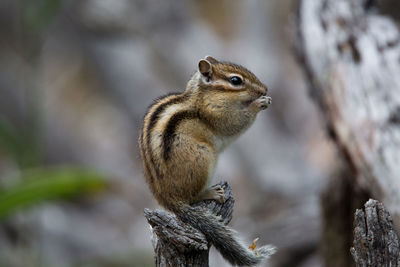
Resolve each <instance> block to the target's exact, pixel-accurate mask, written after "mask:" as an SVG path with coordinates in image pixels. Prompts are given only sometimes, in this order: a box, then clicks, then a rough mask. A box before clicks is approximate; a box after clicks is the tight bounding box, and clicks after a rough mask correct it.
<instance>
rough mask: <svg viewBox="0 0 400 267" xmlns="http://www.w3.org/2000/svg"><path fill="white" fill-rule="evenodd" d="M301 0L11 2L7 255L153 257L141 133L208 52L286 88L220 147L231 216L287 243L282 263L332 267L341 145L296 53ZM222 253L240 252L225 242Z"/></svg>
mask: <svg viewBox="0 0 400 267" xmlns="http://www.w3.org/2000/svg"><path fill="white" fill-rule="evenodd" d="M294 2H295V1H290V0H270V1H261V0H258V1H239V0H235V1H232V0H223V1H212V0H197V1H196V0H190V1H189V0H187V1H173V0H163V1H161V0H160V1H155V0H150V1H148V0H118V1H115V0H79V1H78V0H2V1H1V2H0V266H12V267H14V266H15V267H19V266H55V267H59V266H60V267H61V266H121V267H122V266H154V263H153V249H152V246H151V241H150V238H151V232H150V229H149V225H148V224H147V222H146V221H145V219H144V217H143V209H144V208H156V207H157V204H156V203H155V201H154V200H153V198H152V197H151V195H150V192H149V190H148V188H147V184H146V182H145V179H144V176H143V172H142V168H141V163H140V159H139V155H138V154H139V153H138V146H137V137H138V132H139V129H140V127H141V122H142V117H143V116H144V113H145V111H146V108H147V106H148V105H149V104H150V103H151V102H152V100H153V99H154V98H156V97H158V96H160V95H162V94H166V93H169V92H175V91H183V90H184V88H185V86H186V82H187V81H188V80H189V78H190V76H191V75H192V74H193V73H194V71H195V70H196V67H197V62H198V60H199V59H201V58H204V57H205V56H206V55H212V56H214V57H216V58H217V59H221V60H227V61H232V62H235V63H238V64H241V65H244V66H246V67H247V68H249V69H250V70H252V71H253V72H254V73H255V74H256V75H257V76H258V77H259V78H260V80H261V81H263V82H264V83H265V84H266V85H267V86H268V87H269V92H270V95H271V96H272V98H273V104H272V105H271V106H270V107H269V108H268V109H267V110H266V111H264V112H262V113H261V114H260V115H259V117H258V118H257V120H256V122H255V124H254V125H253V126H252V128H251V129H250V130H249V131H248V132H247V133H246V134H245V135H244V136H242V137H241V138H240V139H239V140H238V141H237V142H236V143H234V144H233V145H232V146H231V147H230V148H229V149H227V150H226V152H224V154H223V155H222V157H221V158H220V160H219V164H218V169H217V172H216V176H215V180H214V181H215V182H217V181H222V180H227V181H228V182H229V183H230V184H231V186H232V188H233V192H234V195H235V199H236V205H235V210H234V215H233V220H232V223H231V226H232V227H233V228H234V229H235V230H237V231H238V232H239V233H240V235H241V237H242V238H243V240H245V242H246V243H248V244H249V245H250V243H251V240H253V239H254V238H255V237H260V241H259V243H260V244H266V243H271V244H274V245H276V246H277V247H278V251H279V252H278V253H277V254H276V255H275V256H274V257H273V259H272V260H271V261H270V262H269V263H268V266H322V260H321V256H320V254H319V252H320V240H321V225H322V222H321V208H320V195H321V192H323V190H324V188H325V186H326V184H327V181H328V178H327V177H329V175H330V173H331V172H332V165H333V164H332V162H334V161H335V151H334V149H333V146H332V144H331V143H330V141H329V140H328V139H327V137H326V135H325V132H324V130H323V125H322V123H321V121H320V117H319V116H318V113H317V108H316V107H315V106H314V103H313V102H312V101H311V100H310V97H309V95H308V92H307V89H306V85H305V84H304V79H303V77H302V73H301V70H300V69H299V66H298V65H297V64H296V61H295V58H294V56H293V44H292V33H291V26H290V23H291V21H292V20H291V18H292V16H293V14H292V12H293V9H294V4H295V3H294ZM210 266H229V265H228V264H227V263H226V262H225V261H224V260H223V259H222V257H221V256H220V255H219V254H218V253H216V252H215V251H214V250H212V253H211V257H210Z"/></svg>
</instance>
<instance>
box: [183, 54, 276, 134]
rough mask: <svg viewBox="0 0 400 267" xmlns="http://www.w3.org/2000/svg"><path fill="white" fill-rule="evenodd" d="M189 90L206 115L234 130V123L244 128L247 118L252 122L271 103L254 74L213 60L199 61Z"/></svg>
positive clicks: (234, 65)
mask: <svg viewBox="0 0 400 267" xmlns="http://www.w3.org/2000/svg"><path fill="white" fill-rule="evenodd" d="M187 90H188V91H192V92H194V93H195V94H197V95H198V96H199V97H198V99H199V101H198V103H199V105H198V106H199V108H200V109H201V110H202V112H203V113H204V114H207V116H209V117H215V118H217V117H218V118H221V119H222V118H224V119H226V120H227V123H231V124H232V127H233V126H234V122H235V123H239V122H240V123H239V124H240V127H242V128H243V127H244V124H246V123H247V122H246V121H247V120H248V118H253V117H254V116H255V115H256V114H257V113H258V112H259V111H260V110H263V109H265V108H267V107H268V105H269V104H270V102H271V98H270V97H267V96H266V95H267V87H266V86H265V85H264V84H263V83H262V82H260V80H259V79H258V78H257V77H256V76H255V75H254V74H253V73H252V72H251V71H249V70H248V69H246V68H244V67H242V66H240V65H236V64H233V63H229V62H223V61H218V60H216V59H215V58H213V57H211V56H207V57H206V58H205V59H201V60H200V61H199V63H198V71H197V72H196V73H195V74H194V75H193V77H192V79H191V81H190V82H189V84H188V88H187ZM242 117H243V119H242ZM245 122H246V123H245ZM219 123H221V120H220V121H219ZM242 123H243V125H242ZM232 127H231V128H232ZM240 127H239V128H240ZM235 132H236V131H235Z"/></svg>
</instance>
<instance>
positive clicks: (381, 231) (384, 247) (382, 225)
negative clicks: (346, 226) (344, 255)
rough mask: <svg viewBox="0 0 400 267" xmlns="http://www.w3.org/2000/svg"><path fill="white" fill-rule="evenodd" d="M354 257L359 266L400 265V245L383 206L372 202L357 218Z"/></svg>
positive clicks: (355, 219)
mask: <svg viewBox="0 0 400 267" xmlns="http://www.w3.org/2000/svg"><path fill="white" fill-rule="evenodd" d="M354 225H355V228H354V241H353V246H354V247H352V248H351V254H352V255H353V258H354V261H355V262H356V266H357V267H383V266H385V267H386V266H388V267H389V266H400V242H399V238H398V236H397V234H396V232H395V230H394V228H393V222H392V218H391V216H390V214H389V212H388V211H387V210H386V209H385V208H384V206H383V205H382V203H379V202H378V201H376V200H372V199H370V200H369V201H368V202H367V203H365V211H362V210H357V211H356V213H355V218H354Z"/></svg>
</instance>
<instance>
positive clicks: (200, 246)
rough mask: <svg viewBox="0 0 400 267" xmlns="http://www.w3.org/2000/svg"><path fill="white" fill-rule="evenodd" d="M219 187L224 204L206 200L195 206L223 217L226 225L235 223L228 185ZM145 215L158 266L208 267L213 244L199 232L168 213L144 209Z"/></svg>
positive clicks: (232, 202)
mask: <svg viewBox="0 0 400 267" xmlns="http://www.w3.org/2000/svg"><path fill="white" fill-rule="evenodd" d="M218 185H221V186H222V188H224V190H225V197H226V201H225V203H223V204H218V203H217V202H216V201H213V200H205V201H201V202H199V203H196V204H193V205H192V206H194V207H199V208H206V209H209V210H210V211H211V212H212V213H213V214H215V215H217V216H221V221H222V222H223V223H224V224H225V225H227V224H228V223H229V222H230V221H231V219H232V211H233V205H234V202H235V200H234V198H233V195H232V190H231V188H230V186H229V185H228V183H227V182H221V183H218ZM144 215H145V217H146V219H147V221H148V223H149V224H150V226H151V229H152V233H153V236H152V243H153V247H154V251H155V262H156V266H162V267H167V266H168V267H169V266H171V267H177V266H179V267H186V266H189V267H190V266H193V267H195V266H196V267H197V266H202V267H206V266H208V255H209V251H210V247H211V244H210V243H208V241H207V239H206V238H205V236H204V235H203V234H202V233H201V232H200V231H199V230H197V229H195V228H193V227H192V226H190V225H188V224H185V223H183V222H182V221H180V220H179V219H178V218H177V217H176V216H175V215H174V214H172V213H169V212H166V211H162V210H155V211H151V210H149V209H145V210H144Z"/></svg>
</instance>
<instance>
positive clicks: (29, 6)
mask: <svg viewBox="0 0 400 267" xmlns="http://www.w3.org/2000/svg"><path fill="white" fill-rule="evenodd" d="M22 3H23V9H24V19H25V24H26V26H27V27H28V29H29V31H31V32H37V31H41V30H42V29H43V28H44V27H45V26H46V25H47V24H48V23H49V22H50V21H51V19H52V18H53V17H54V16H55V15H56V14H57V12H58V11H59V9H60V8H61V5H62V3H63V1H62V0H23V1H22Z"/></svg>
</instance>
